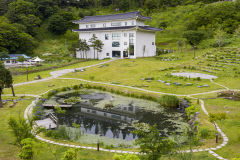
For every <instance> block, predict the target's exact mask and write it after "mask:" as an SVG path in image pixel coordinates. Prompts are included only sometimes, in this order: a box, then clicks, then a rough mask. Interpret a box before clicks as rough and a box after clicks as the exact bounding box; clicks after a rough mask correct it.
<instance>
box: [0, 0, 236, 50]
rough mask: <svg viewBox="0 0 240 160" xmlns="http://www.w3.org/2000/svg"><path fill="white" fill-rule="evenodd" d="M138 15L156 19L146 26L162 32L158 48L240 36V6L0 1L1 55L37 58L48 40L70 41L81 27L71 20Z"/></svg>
mask: <svg viewBox="0 0 240 160" xmlns="http://www.w3.org/2000/svg"><path fill="white" fill-rule="evenodd" d="M135 10H140V11H141V13H142V14H143V15H146V16H151V17H153V21H152V22H147V23H149V24H151V25H153V26H155V27H159V28H163V29H164V32H162V33H158V34H157V38H156V39H157V44H161V42H164V43H165V42H167V43H168V41H174V42H175V41H176V42H177V41H178V40H179V39H188V37H189V35H190V37H191V35H197V37H198V39H199V40H200V41H203V40H204V41H203V42H205V43H207V45H206V44H205V47H208V46H216V44H215V43H214V42H213V41H212V39H214V37H216V36H217V35H218V36H219V34H220V35H224V37H227V38H225V39H223V40H222V41H223V42H222V45H225V44H229V43H231V42H230V41H231V38H232V37H234V36H233V35H239V32H240V31H239V30H240V29H239V23H240V1H239V0H237V1H236V2H231V1H229V2H224V3H223V2H218V0H81V1H80V0H17V1H15V0H0V52H2V53H7V54H9V53H26V54H28V55H32V54H36V52H37V51H36V49H37V48H38V47H39V46H41V42H42V41H43V40H46V39H48V38H49V35H50V37H51V38H52V37H55V38H56V39H58V38H57V36H61V35H65V36H70V37H71V34H72V33H71V30H72V29H73V28H75V27H77V26H74V25H73V23H72V20H76V19H81V18H83V17H84V16H91V15H101V14H112V13H121V12H127V11H135ZM217 31H218V33H217ZM66 33H67V35H66ZM46 34H48V36H42V35H46ZM73 37H76V36H73ZM166 37H168V40H167V41H166ZM164 38H165V39H164ZM229 39H230V40H229ZM75 40H77V39H75ZM72 41H74V38H73V39H72V40H71V39H70V43H71V42H72ZM187 41H188V42H189V40H187ZM200 41H199V42H197V44H199V43H200ZM189 44H190V45H191V42H189ZM197 44H194V45H197ZM63 45H64V44H63ZM158 47H159V46H158Z"/></svg>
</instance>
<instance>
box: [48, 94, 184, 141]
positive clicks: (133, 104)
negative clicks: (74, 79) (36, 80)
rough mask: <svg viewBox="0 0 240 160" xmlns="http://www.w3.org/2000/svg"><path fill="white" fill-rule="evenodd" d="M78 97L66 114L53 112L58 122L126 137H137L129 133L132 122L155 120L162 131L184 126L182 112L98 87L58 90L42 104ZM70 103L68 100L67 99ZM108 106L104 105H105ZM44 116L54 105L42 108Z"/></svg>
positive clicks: (172, 130) (176, 131)
mask: <svg viewBox="0 0 240 160" xmlns="http://www.w3.org/2000/svg"><path fill="white" fill-rule="evenodd" d="M72 97H74V98H75V99H78V100H77V102H76V101H75V102H74V103H72V104H73V105H72V107H71V108H70V109H67V110H66V113H65V114H56V113H55V114H56V115H57V117H58V119H59V124H60V125H65V126H67V127H73V123H76V124H79V125H80V129H81V131H82V132H83V133H85V134H95V135H100V136H105V137H108V138H119V139H122V140H125V141H132V140H135V139H137V137H136V135H134V134H132V133H131V131H132V130H134V127H133V124H134V123H135V122H144V123H148V124H151V125H154V124H157V127H158V129H159V130H160V131H161V133H162V135H164V136H169V135H170V134H171V133H176V134H180V133H181V132H182V131H183V128H184V127H186V126H187V123H186V122H185V120H184V116H183V113H181V112H179V111H177V110H174V111H173V110H167V109H165V108H163V107H161V106H160V105H159V104H158V103H156V102H152V101H147V100H142V99H136V98H129V97H124V96H119V95H115V94H112V93H108V92H102V91H97V90H80V91H66V92H61V93H58V94H57V95H55V96H53V97H52V98H51V99H50V100H47V101H46V102H44V103H45V104H56V103H58V104H60V105H66V101H64V100H66V99H69V98H72ZM68 104H69V102H68ZM107 106H108V107H109V106H110V107H109V108H106V107H107ZM44 112H45V116H47V114H49V112H54V111H53V109H45V110H44Z"/></svg>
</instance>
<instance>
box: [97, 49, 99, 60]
mask: <svg viewBox="0 0 240 160" xmlns="http://www.w3.org/2000/svg"><path fill="white" fill-rule="evenodd" d="M97 59H99V57H98V51H97Z"/></svg>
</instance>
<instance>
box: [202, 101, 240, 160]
mask: <svg viewBox="0 0 240 160" xmlns="http://www.w3.org/2000/svg"><path fill="white" fill-rule="evenodd" d="M205 104H206V108H207V110H208V111H209V112H210V113H215V112H227V111H229V113H228V114H227V119H226V120H225V121H223V122H222V123H219V126H220V127H221V128H222V129H223V131H224V132H225V133H226V135H227V136H228V138H229V143H228V144H227V146H226V147H223V148H222V149H219V150H217V151H216V153H218V154H219V155H221V156H223V157H224V158H229V159H231V158H235V157H240V115H239V113H240V102H239V101H232V100H226V99H221V98H218V99H209V100H205Z"/></svg>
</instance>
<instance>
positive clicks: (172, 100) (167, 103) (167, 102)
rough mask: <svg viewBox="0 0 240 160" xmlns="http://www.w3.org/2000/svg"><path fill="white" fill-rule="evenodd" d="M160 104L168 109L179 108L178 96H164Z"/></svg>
mask: <svg viewBox="0 0 240 160" xmlns="http://www.w3.org/2000/svg"><path fill="white" fill-rule="evenodd" d="M159 102H160V104H161V105H162V106H164V107H168V108H177V107H178V106H179V99H178V98H177V96H173V95H164V96H161V97H160V98H159Z"/></svg>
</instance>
